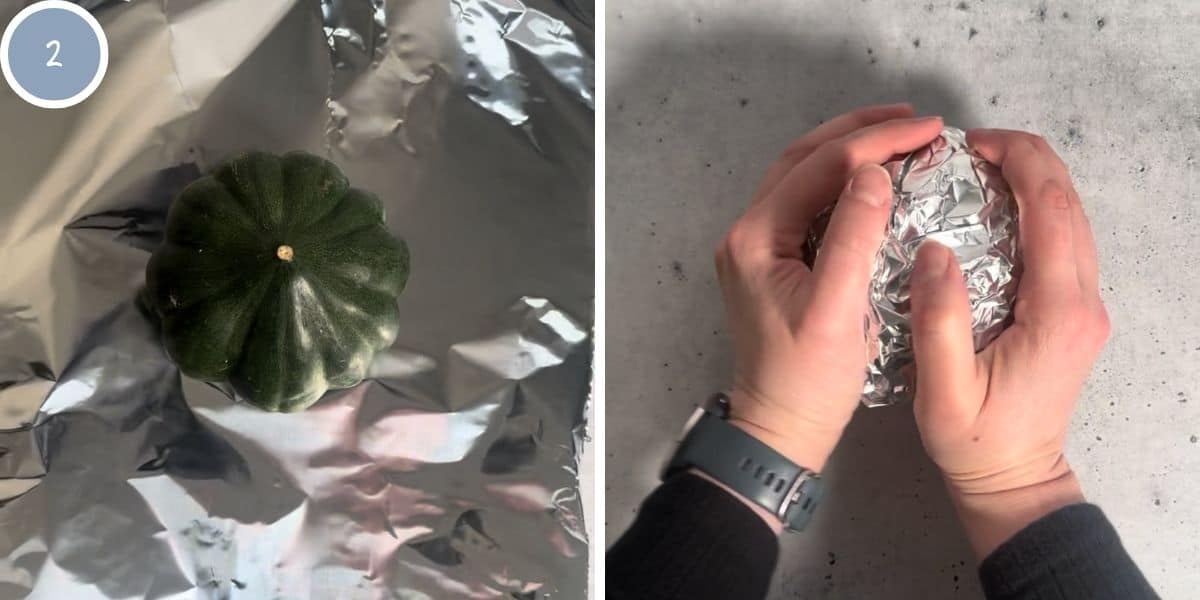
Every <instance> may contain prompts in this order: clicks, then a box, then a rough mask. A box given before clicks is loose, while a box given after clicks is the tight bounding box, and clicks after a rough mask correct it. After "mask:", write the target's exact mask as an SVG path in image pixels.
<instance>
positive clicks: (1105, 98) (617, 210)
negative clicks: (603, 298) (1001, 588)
mask: <svg viewBox="0 0 1200 600" xmlns="http://www.w3.org/2000/svg"><path fill="white" fill-rule="evenodd" d="M607 18H608V21H607V23H608V40H607V48H608V92H607V94H608V95H607V98H608V125H607V133H608V141H607V147H608V150H607V160H608V174H607V190H608V191H607V194H608V197H607V231H608V247H607V250H606V252H607V257H608V266H607V303H608V304H607V311H608V313H607V319H608V331H607V335H608V338H607V339H608V342H607V344H608V355H607V361H608V362H607V369H608V381H607V393H606V398H607V415H608V417H607V419H608V420H607V430H608V436H609V437H608V440H607V454H608V456H607V482H606V490H607V493H608V500H607V509H608V515H607V524H606V531H607V536H608V540H609V543H611V542H612V541H613V540H614V539H616V537H617V536H618V535H619V534H620V532H621V531H623V530H624V529H625V527H626V526H627V525H628V523H629V521H630V520H631V518H632V517H633V515H634V513H635V511H636V508H637V505H638V503H639V502H640V500H641V499H642V497H643V496H644V495H645V494H646V493H647V492H648V491H649V490H650V489H651V488H652V486H653V485H654V484H655V472H656V470H657V467H658V464H659V461H660V460H661V459H662V457H663V456H665V455H666V454H667V452H668V450H669V447H670V438H671V437H672V436H673V434H674V432H675V431H676V430H677V428H678V426H679V425H680V424H681V423H682V422H683V421H684V419H685V418H686V415H687V414H688V413H689V411H690V410H691V407H692V406H693V404H694V403H695V402H697V401H698V400H700V399H702V398H703V397H704V396H705V395H707V394H709V393H710V392H712V391H714V390H718V389H721V388H723V387H725V386H726V385H727V383H728V379H729V371H730V362H731V360H730V353H729V349H728V342H727V339H726V336H725V332H724V323H723V318H722V310H721V306H720V302H719V297H718V293H717V286H716V282H715V280H714V275H713V269H712V250H713V248H714V247H715V245H716V243H717V241H718V240H719V239H720V237H721V235H722V233H723V232H724V231H725V229H726V228H727V227H728V225H729V224H730V223H732V222H733V220H734V219H735V218H736V217H737V215H738V214H739V213H740V212H741V210H742V208H743V206H744V204H745V202H746V201H747V199H748V198H749V195H750V194H751V192H752V191H753V189H754V187H755V185H756V184H757V182H758V179H759V176H760V175H761V174H762V172H763V171H764V169H765V168H766V166H767V165H768V164H769V163H770V162H771V161H772V160H773V158H774V156H775V155H776V154H777V153H778V152H779V151H780V150H781V149H782V148H783V147H784V146H786V145H787V143H788V142H789V141H790V140H791V139H793V138H794V137H796V136H798V135H800V134H802V133H803V132H805V131H806V130H808V129H809V128H811V127H812V126H814V125H815V124H817V123H818V122H819V121H821V120H822V119H825V118H828V117H830V116H832V115H834V114H837V113H840V112H842V111H844V110H846V109H849V108H852V107H855V106H858V105H862V104H868V103H875V102H880V101H896V100H903V99H908V100H912V101H914V102H915V103H916V104H917V105H918V107H919V108H920V109H922V110H924V111H926V112H929V113H940V114H943V115H945V116H946V117H947V121H948V122H950V123H952V124H958V125H961V126H965V127H970V126H982V125H988V126H999V127H1011V128H1022V129H1028V130H1031V131H1037V132H1040V133H1042V134H1043V135H1044V136H1046V137H1047V138H1048V139H1049V140H1050V141H1051V142H1052V143H1053V145H1054V146H1055V147H1056V148H1057V149H1058V151H1059V152H1060V153H1061V154H1062V155H1063V157H1064V158H1065V159H1066V161H1067V163H1068V164H1069V165H1071V167H1072V171H1073V173H1074V175H1075V178H1076V182H1077V185H1078V189H1079V192H1080V194H1081V195H1082V197H1083V199H1084V202H1085V204H1086V205H1087V209H1088V212H1089V214H1090V215H1091V218H1092V222H1093V225H1094V227H1095V230H1096V239H1097V242H1098V244H1099V251H1100V256H1101V260H1102V263H1103V264H1102V272H1103V277H1104V281H1103V285H1104V293H1105V300H1106V302H1107V304H1108V306H1109V309H1110V312H1111V315H1112V319H1113V322H1114V334H1113V337H1112V341H1111V342H1110V343H1109V345H1108V348H1107V350H1106V352H1105V354H1104V356H1103V358H1102V359H1101V361H1100V362H1099V364H1097V366H1096V369H1095V373H1094V375H1093V376H1092V378H1091V380H1090V382H1089V386H1088V388H1087V389H1086V390H1085V392H1084V395H1083V398H1082V399H1081V401H1080V404H1079V409H1078V411H1077V413H1076V418H1075V421H1074V422H1073V426H1072V433H1071V437H1070V445H1069V448H1068V452H1069V456H1070V460H1071V462H1072V464H1073V465H1074V467H1075V469H1076V471H1077V472H1078V473H1079V475H1080V476H1081V478H1082V480H1083V482H1084V486H1085V490H1086V492H1087V494H1088V496H1089V498H1090V499H1091V500H1093V501H1094V502H1097V503H1099V504H1100V505H1101V506H1103V507H1104V509H1105V510H1106V511H1107V512H1108V514H1109V516H1110V518H1111V519H1112V520H1113V521H1114V522H1115V524H1116V526H1117V528H1118V529H1119V531H1120V532H1121V535H1122V537H1123V538H1124V540H1125V544H1126V546H1127V547H1128V548H1129V550H1130V551H1131V552H1132V554H1133V555H1134V557H1135V558H1136V559H1137V561H1138V562H1139V564H1140V565H1141V566H1142V568H1143V570H1144V571H1145V572H1146V574H1147V576H1148V577H1149V578H1150V580H1151V582H1152V583H1153V584H1154V585H1155V586H1156V587H1157V588H1158V590H1159V591H1160V593H1162V595H1163V596H1164V597H1165V598H1194V597H1196V596H1197V593H1198V592H1197V590H1200V502H1198V501H1197V498H1200V443H1198V441H1197V436H1200V375H1198V374H1197V367H1196V364H1197V360H1198V359H1200V305H1198V303H1200V270H1198V268H1197V267H1198V266H1200V260H1198V258H1200V251H1198V250H1197V244H1198V243H1200V206H1197V201H1198V200H1200V198H1198V194H1197V192H1196V184H1197V183H1198V182H1200V170H1198V166H1197V162H1198V161H1200V80H1198V75H1197V70H1196V69H1197V64H1198V63H1197V61H1198V60H1200V59H1198V55H1197V53H1196V49H1195V48H1196V41H1195V40H1197V39H1200V2H1194V1H1191V0H1179V1H1175V2H1155V3H1141V2H1138V3H1134V2H1127V1H1121V0H1113V1H1100V2H1084V1H1075V2H1051V1H1046V2H1041V3H1039V2H1036V1H1025V2H1007V1H1006V2H1000V1H998V0H987V1H984V0H963V1H961V2H959V1H952V0H940V1H937V2H933V3H925V2H914V1H902V0H893V1H884V0H853V1H851V0H845V1H840V0H839V1H834V0H829V1H827V2H815V1H811V0H808V1H801V0H754V1H741V2H733V1H729V0H658V1H656V2H645V1H643V0H609V1H608V8H607ZM827 479H828V480H829V483H830V484H831V485H830V489H831V495H830V497H829V499H828V500H827V502H826V504H825V505H824V506H823V507H822V508H821V510H820V511H818V513H817V517H816V521H815V524H814V526H813V527H812V528H811V529H810V530H809V531H808V532H806V533H805V534H803V535H801V536H796V537H792V538H789V539H787V540H786V542H785V552H784V555H783V557H782V560H781V564H780V570H779V573H778V574H777V577H776V583H775V586H774V590H775V593H774V596H775V597H780V598H793V597H802V598H883V597H887V598H902V599H907V598H913V599H916V598H920V599H926V598H975V597H979V596H980V592H979V588H978V585H977V584H976V582H975V575H974V564H973V561H972V558H971V556H970V553H969V549H968V548H967V546H966V544H965V542H964V541H963V539H962V536H961V534H960V532H959V528H958V524H957V523H956V521H955V520H954V517H953V515H952V513H951V508H950V506H949V504H948V502H947V500H946V498H945V494H944V492H943V491H942V488H941V484H940V482H939V479H938V477H937V472H936V470H935V468H934V467H933V466H932V465H931V464H930V463H929V462H928V461H927V459H926V458H925V456H924V453H923V452H922V450H921V445H920V441H919V440H918V438H917V434H916V430H915V427H914V426H913V424H912V416H911V411H910V410H909V409H908V408H906V407H898V408H893V409H874V410H861V411H860V412H859V413H858V415H857V417H856V418H855V421H854V422H853V424H852V425H851V427H850V428H849V431H848V432H847V435H846V437H845V439H843V441H842V444H841V446H840V447H839V448H838V450H837V452H836V454H835V456H834V460H833V463H832V465H831V467H830V468H829V470H828V473H827Z"/></svg>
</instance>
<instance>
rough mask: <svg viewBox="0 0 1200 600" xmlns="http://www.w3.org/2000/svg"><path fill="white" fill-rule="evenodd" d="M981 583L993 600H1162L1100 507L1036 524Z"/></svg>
mask: <svg viewBox="0 0 1200 600" xmlns="http://www.w3.org/2000/svg"><path fill="white" fill-rule="evenodd" d="M979 579H980V582H981V583H982V584H983V589H984V592H985V594H986V595H987V597H988V598H989V599H990V600H1015V599H1018V598H1020V599H1029V598H1038V599H1045V600H1068V599H1076V598H1078V599H1084V598H1086V599H1088V600H1105V599H1109V598H1111V599H1113V600H1117V599H1120V600H1142V599H1146V598H1158V595H1156V594H1155V593H1154V590H1153V588H1151V587H1150V584H1149V583H1147V582H1146V578H1145V577H1144V576H1143V575H1142V572H1141V571H1140V570H1139V569H1138V568H1137V565H1135V564H1134V563H1133V560H1132V559H1131V558H1130V557H1129V554H1128V553H1126V552H1125V548H1124V547H1122V546H1121V539H1120V537H1118V536H1117V532H1116V530H1115V529H1113V526H1112V524H1111V523H1109V522H1108V518H1107V517H1105V516H1104V513H1103V512H1102V511H1101V510H1100V508H1099V507H1098V506H1095V505H1094V504H1075V505H1072V506H1066V507H1063V508H1060V509H1058V510H1056V511H1054V512H1052V513H1050V514H1048V515H1046V516H1044V517H1042V518H1041V519H1038V520H1037V521H1034V522H1033V523H1031V524H1030V525H1029V526H1028V527H1026V528H1025V529H1022V530H1021V531H1020V532H1018V533H1017V534H1016V535H1015V536H1013V537H1012V538H1011V539H1009V540H1008V541H1006V542H1004V543H1003V544H1001V545H1000V547H999V548H997V549H996V550H995V551H994V552H992V553H991V554H990V555H988V557H987V558H985V559H984V560H983V563H982V564H981V565H980V566H979Z"/></svg>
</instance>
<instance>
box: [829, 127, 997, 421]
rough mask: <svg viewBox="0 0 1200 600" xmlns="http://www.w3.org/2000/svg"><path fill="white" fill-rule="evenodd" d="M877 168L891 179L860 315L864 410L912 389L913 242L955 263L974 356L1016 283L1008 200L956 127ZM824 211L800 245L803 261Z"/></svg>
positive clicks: (993, 170) (905, 397)
mask: <svg viewBox="0 0 1200 600" xmlns="http://www.w3.org/2000/svg"><path fill="white" fill-rule="evenodd" d="M883 166H884V168H885V169H886V170H887V171H888V173H889V174H890V175H891V176H892V190H893V205H892V217H891V220H890V222H889V223H888V228H887V236H886V238H885V239H884V242H883V245H882V246H881V247H880V249H879V254H878V255H877V256H876V257H875V267H874V274H873V279H872V282H871V289H870V308H869V309H868V311H867V315H866V335H867V347H868V353H869V359H870V361H869V363H868V365H867V376H866V383H865V384H864V385H863V395H862V402H863V404H865V405H867V406H886V405H891V404H896V403H899V402H905V401H909V400H912V397H913V394H914V392H915V389H916V385H915V383H916V379H915V377H916V373H915V364H914V358H913V349H912V325H911V322H910V316H911V306H910V304H909V279H910V277H911V276H912V270H913V264H914V261H915V260H916V257H917V248H919V247H920V245H921V242H923V241H925V240H926V239H930V240H934V241H936V242H938V243H941V244H942V245H944V246H946V247H948V248H950V249H951V250H952V251H954V255H955V256H956V257H957V258H958V264H959V265H960V266H961V268H962V272H963V277H964V278H965V279H966V283H967V292H968V296H969V297H970V301H971V321H972V322H971V327H972V331H973V332H974V334H975V348H976V350H979V349H982V348H983V347H984V346H986V345H987V344H988V343H989V342H991V341H992V340H993V339H995V338H996V336H998V335H1000V332H1001V331H1003V330H1004V328H1005V327H1006V326H1007V325H1008V323H1009V316H1010V314H1011V312H1012V305H1013V302H1014V300H1015V297H1016V291H1017V281H1018V279H1019V278H1020V248H1019V244H1018V226H1017V203H1016V201H1015V199H1014V198H1013V196H1012V191H1011V190H1010V189H1009V187H1008V184H1007V183H1006V182H1005V181H1004V178H1003V177H1002V176H1001V174H1000V170H999V168H997V167H996V166H995V165H993V164H991V163H988V162H987V161H985V160H983V159H982V158H980V157H979V156H977V155H975V154H974V153H972V152H971V151H970V150H969V149H968V148H967V144H966V136H965V134H964V133H963V132H962V131H961V130H959V129H955V128H952V127H947V128H946V129H945V130H944V131H943V132H942V135H941V136H940V137H939V138H937V139H936V140H934V141H933V142H932V143H931V144H930V145H929V146H927V147H925V148H922V149H920V150H917V151H916V152H913V153H912V154H910V155H908V156H905V157H903V158H899V159H896V160H892V161H890V162H888V163H886V164H884V165H883ZM830 214H831V212H830V211H827V212H825V213H824V214H823V215H822V217H821V218H819V219H818V222H817V224H816V226H814V227H813V228H812V232H811V234H810V236H809V238H808V240H807V242H806V245H805V256H806V259H807V260H808V261H809V264H811V263H812V260H814V259H815V257H816V255H817V253H818V252H819V250H820V246H821V239H822V237H823V236H824V232H825V227H826V225H827V224H828V219H829V215H830Z"/></svg>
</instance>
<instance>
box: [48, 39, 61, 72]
mask: <svg viewBox="0 0 1200 600" xmlns="http://www.w3.org/2000/svg"><path fill="white" fill-rule="evenodd" d="M50 46H54V54H53V55H52V56H51V57H50V60H48V61H46V66H47V67H61V66H63V64H62V63H60V62H58V51H59V50H61V49H62V44H60V43H59V42H58V40H50V41H48V42H46V48H49V47H50Z"/></svg>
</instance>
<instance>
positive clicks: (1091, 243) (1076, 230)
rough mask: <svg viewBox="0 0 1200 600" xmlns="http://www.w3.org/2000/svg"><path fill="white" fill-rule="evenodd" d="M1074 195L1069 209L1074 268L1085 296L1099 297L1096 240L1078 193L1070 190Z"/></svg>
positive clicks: (1098, 267) (1098, 265) (1098, 262)
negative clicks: (1073, 242)
mask: <svg viewBox="0 0 1200 600" xmlns="http://www.w3.org/2000/svg"><path fill="white" fill-rule="evenodd" d="M1071 195H1072V196H1073V197H1074V202H1073V203H1072V209H1073V210H1072V211H1071V217H1072V221H1071V233H1072V234H1073V236H1074V240H1075V268H1076V269H1077V270H1078V272H1079V286H1080V287H1081V288H1082V289H1083V293H1084V295H1085V296H1086V297H1088V298H1091V299H1094V300H1098V299H1099V298H1100V261H1099V259H1098V258H1097V256H1096V240H1095V238H1094V234H1093V233H1092V226H1091V223H1089V222H1088V218H1087V213H1086V212H1085V211H1084V210H1083V203H1082V202H1080V201H1079V194H1078V193H1076V192H1075V191H1074V190H1071Z"/></svg>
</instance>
